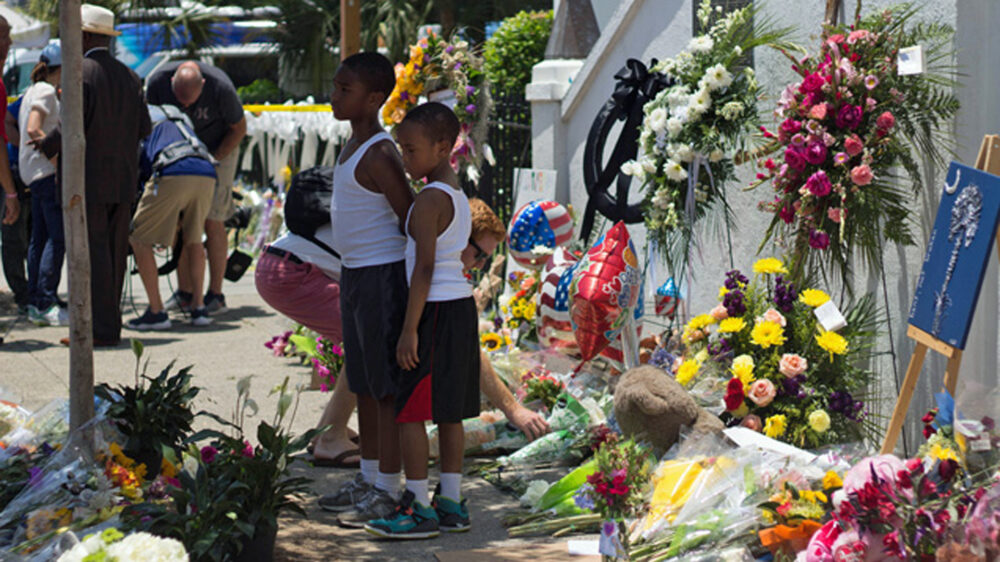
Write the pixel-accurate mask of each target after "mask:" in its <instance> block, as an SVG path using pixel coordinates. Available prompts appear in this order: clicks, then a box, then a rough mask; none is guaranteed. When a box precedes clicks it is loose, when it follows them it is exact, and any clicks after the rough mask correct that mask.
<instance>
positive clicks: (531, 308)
mask: <svg viewBox="0 0 1000 562" xmlns="http://www.w3.org/2000/svg"><path fill="white" fill-rule="evenodd" d="M536 310H537V309H536V308H535V301H528V302H527V303H526V304H525V305H524V310H523V312H524V319H525V320H527V321H528V322H531V321H532V320H534V319H535V313H536Z"/></svg>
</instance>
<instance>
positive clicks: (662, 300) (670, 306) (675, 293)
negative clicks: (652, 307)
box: [656, 277, 681, 318]
mask: <svg viewBox="0 0 1000 562" xmlns="http://www.w3.org/2000/svg"><path fill="white" fill-rule="evenodd" d="M680 298H681V292H680V291H679V290H677V283H676V282H674V278H673V277H671V278H670V279H667V280H666V281H665V282H664V283H663V284H662V285H660V286H659V288H657V289H656V315H657V316H666V317H667V318H673V317H674V313H675V312H677V303H678V302H679V301H680Z"/></svg>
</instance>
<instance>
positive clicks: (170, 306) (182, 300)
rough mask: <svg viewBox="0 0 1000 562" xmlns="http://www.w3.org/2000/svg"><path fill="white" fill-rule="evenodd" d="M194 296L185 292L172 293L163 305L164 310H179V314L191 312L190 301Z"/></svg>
mask: <svg viewBox="0 0 1000 562" xmlns="http://www.w3.org/2000/svg"><path fill="white" fill-rule="evenodd" d="M193 299H194V295H192V294H191V293H188V292H186V291H174V294H173V295H170V298H169V299H167V302H165V303H164V304H163V309H164V310H179V311H181V312H191V301H192V300H193Z"/></svg>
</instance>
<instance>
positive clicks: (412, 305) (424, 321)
mask: <svg viewBox="0 0 1000 562" xmlns="http://www.w3.org/2000/svg"><path fill="white" fill-rule="evenodd" d="M458 131H459V124H458V119H457V118H456V117H455V114H454V112H453V111H452V110H451V109H449V108H448V107H446V106H444V105H441V104H439V103H426V104H423V105H420V106H417V107H416V108H414V109H412V110H411V111H410V112H409V113H408V114H407V116H406V118H405V119H404V120H403V122H402V123H401V124H400V125H399V127H398V129H397V138H398V139H399V144H400V148H401V149H402V152H403V163H404V165H405V166H406V171H407V172H408V173H409V174H410V177H412V178H426V179H427V182H428V183H427V185H426V186H425V187H424V188H423V189H422V190H421V191H420V193H419V195H417V198H416V200H415V201H414V203H413V206H412V207H411V208H410V212H409V216H408V219H407V222H406V232H407V235H408V239H407V243H406V273H407V277H408V280H409V282H410V291H409V299H408V301H407V305H406V319H405V320H404V321H403V330H402V333H401V334H400V336H399V344H398V346H397V351H396V358H397V360H398V362H399V365H400V367H402V368H403V369H404V371H403V372H402V374H401V377H400V380H399V385H398V388H399V392H398V393H397V395H396V412H397V416H396V421H397V422H398V423H399V427H400V437H401V443H402V450H403V466H404V468H405V470H406V492H405V493H404V494H403V497H402V498H400V501H399V507H398V508H397V509H396V511H395V512H394V513H393V514H392V515H391V516H389V517H385V518H382V519H378V520H375V521H371V522H369V523H368V524H367V525H366V526H365V530H366V531H368V532H369V533H372V534H374V535H377V536H380V537H385V538H393V539H419V538H430V537H435V536H437V535H438V534H439V533H440V531H453V532H454V531H467V530H468V529H469V512H468V509H466V507H465V502H464V501H463V500H462V498H461V490H460V486H461V473H462V461H463V453H464V443H465V438H464V435H463V430H462V420H463V419H465V418H469V417H475V416H477V415H479V345H478V340H479V337H478V336H479V334H478V325H477V324H478V323H477V315H476V305H475V301H474V300H473V298H472V285H471V284H470V283H469V282H468V281H467V280H466V278H465V275H464V274H463V264H462V252H463V251H464V250H465V248H466V247H467V246H468V245H469V239H470V236H471V234H472V218H471V211H470V208H469V200H468V198H466V196H465V194H464V193H462V191H461V190H460V189H459V188H458V177H457V176H456V175H455V171H454V170H453V169H452V167H451V164H450V156H451V150H452V147H453V146H454V145H455V138H456V137H457V136H458ZM428 420H433V421H434V422H435V423H437V424H438V431H439V435H440V437H441V485H440V488H439V490H438V493H437V494H435V496H436V497H435V499H434V503H433V504H432V503H431V501H430V498H429V494H428V485H427V456H428V443H427V433H426V429H425V427H424V426H425V423H426V422H427V421H428Z"/></svg>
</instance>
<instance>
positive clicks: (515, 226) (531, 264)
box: [507, 201, 573, 269]
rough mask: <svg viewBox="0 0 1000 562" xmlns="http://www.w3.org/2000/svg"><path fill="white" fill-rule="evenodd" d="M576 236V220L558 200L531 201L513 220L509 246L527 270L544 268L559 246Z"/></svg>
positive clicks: (511, 252) (511, 220)
mask: <svg viewBox="0 0 1000 562" xmlns="http://www.w3.org/2000/svg"><path fill="white" fill-rule="evenodd" d="M572 236H573V218H572V217H571V216H570V214H569V211H567V210H566V207H563V206H562V205H560V204H559V203H556V202H555V201H532V202H530V203H527V204H525V205H523V206H522V207H521V208H520V209H518V210H517V212H515V213H514V216H513V217H512V218H511V219H510V227H509V229H508V231H507V245H508V247H509V248H510V255H511V257H512V258H514V261H515V262H517V263H518V264H520V265H521V266H523V267H526V268H528V269H541V268H542V267H544V266H545V263H546V262H547V261H548V259H549V255H550V254H551V253H552V251H553V250H555V249H556V248H557V247H559V246H562V245H563V244H566V243H567V242H569V240H570V238H571V237H572Z"/></svg>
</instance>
